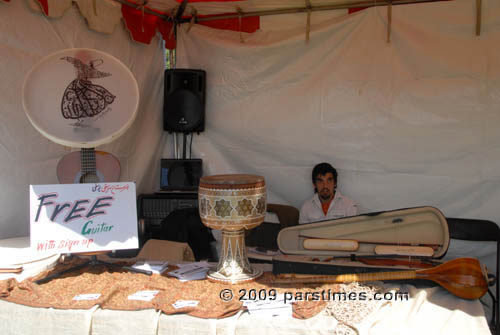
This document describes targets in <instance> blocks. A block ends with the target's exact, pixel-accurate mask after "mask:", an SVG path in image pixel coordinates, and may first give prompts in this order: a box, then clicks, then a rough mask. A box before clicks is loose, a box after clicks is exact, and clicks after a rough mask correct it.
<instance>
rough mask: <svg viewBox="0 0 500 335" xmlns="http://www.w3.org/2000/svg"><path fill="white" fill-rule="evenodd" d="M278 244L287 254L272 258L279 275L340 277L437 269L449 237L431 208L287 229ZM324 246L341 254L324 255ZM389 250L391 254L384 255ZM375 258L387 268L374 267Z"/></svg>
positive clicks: (438, 213)
mask: <svg viewBox="0 0 500 335" xmlns="http://www.w3.org/2000/svg"><path fill="white" fill-rule="evenodd" d="M277 242H278V246H279V248H280V250H281V252H283V253H284V254H285V255H283V256H275V257H274V258H273V272H274V273H275V274H280V273H303V274H341V273H363V272H375V271H390V270H394V271H400V270H402V269H409V268H410V269H416V268H421V266H422V264H423V266H425V263H426V262H427V263H428V264H429V266H434V265H436V263H437V262H436V261H437V259H439V258H441V257H443V256H444V254H445V253H446V251H447V250H448V245H449V242H450V237H449V233H448V225H447V222H446V218H445V217H444V215H443V214H442V213H441V211H439V210H438V209H437V208H434V207H430V206H426V207H415V208H407V209H398V210H393V211H385V212H377V213H368V214H363V215H358V216H352V217H346V218H341V219H334V220H326V221H319V222H314V223H309V224H302V225H298V226H293V227H289V228H285V229H282V230H281V231H280V233H279V235H278V239H277ZM325 243H326V244H330V245H334V247H332V248H333V249H336V250H325V249H323V250H321V245H324V244H325ZM311 246H312V247H313V248H316V249H311ZM318 246H319V247H318ZM318 248H319V250H318ZM384 249H388V250H389V254H386V255H381V253H384V252H386V250H385V251H384ZM391 251H394V253H391ZM407 251H409V252H407ZM401 253H403V254H405V253H409V254H412V253H416V254H417V255H401ZM394 254H399V255H398V256H395V255H394ZM373 258H377V259H381V261H380V263H381V264H382V265H381V264H375V265H373V264H372V263H377V262H374V261H370V262H369V260H370V259H373ZM384 259H385V260H386V261H385V262H384ZM394 260H396V261H394ZM405 262H407V263H408V264H396V263H405ZM367 263H370V264H367Z"/></svg>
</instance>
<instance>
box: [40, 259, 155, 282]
mask: <svg viewBox="0 0 500 335" xmlns="http://www.w3.org/2000/svg"><path fill="white" fill-rule="evenodd" d="M87 265H90V266H91V267H95V266H97V265H104V266H108V267H114V268H120V269H124V270H128V271H132V272H136V273H143V274H145V275H148V276H151V275H152V274H153V272H151V271H148V270H142V269H135V268H133V267H131V266H121V265H118V264H114V263H110V262H105V261H101V260H98V259H97V255H92V256H90V259H89V260H87V261H86V262H84V263H82V264H79V265H76V266H73V267H71V268H69V269H66V270H63V271H59V272H56V273H54V274H51V275H50V276H47V277H45V278H42V279H39V280H36V281H35V283H36V284H38V285H40V284H45V283H47V282H49V281H51V280H52V279H54V278H57V277H59V276H62V275H63V274H66V273H70V272H74V271H78V270H80V269H83V268H84V267H86V266H87Z"/></svg>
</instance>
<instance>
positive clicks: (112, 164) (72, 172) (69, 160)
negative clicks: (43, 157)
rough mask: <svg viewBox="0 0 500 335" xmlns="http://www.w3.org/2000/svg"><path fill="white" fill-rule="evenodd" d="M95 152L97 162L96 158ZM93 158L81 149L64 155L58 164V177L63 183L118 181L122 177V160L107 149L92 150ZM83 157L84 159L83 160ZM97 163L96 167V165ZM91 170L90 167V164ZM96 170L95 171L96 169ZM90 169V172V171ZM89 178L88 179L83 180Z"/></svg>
mask: <svg viewBox="0 0 500 335" xmlns="http://www.w3.org/2000/svg"><path fill="white" fill-rule="evenodd" d="M94 152H95V162H94V161H93V160H94ZM91 154H92V156H90V157H92V158H91V159H87V156H84V155H82V153H81V152H80V151H75V152H71V153H69V154H67V155H64V157H63V158H61V160H60V161H59V163H58V164H57V179H58V180H59V183H61V184H79V183H82V182H96V183H103V182H110V183H112V182H117V181H118V180H119V179H120V173H121V169H120V161H119V160H118V158H116V157H115V156H113V155H112V154H110V153H109V152H105V151H93V150H92V152H91ZM82 157H83V160H82ZM94 164H95V167H94ZM89 165H90V166H91V167H90V170H89V169H88V166H89ZM94 170H95V171H94ZM89 171H90V172H89ZM84 178H87V180H86V181H83V179H84Z"/></svg>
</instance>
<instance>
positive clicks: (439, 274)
mask: <svg viewBox="0 0 500 335" xmlns="http://www.w3.org/2000/svg"><path fill="white" fill-rule="evenodd" d="M404 279H427V280H432V281H434V282H436V283H438V284H439V285H441V286H442V287H443V288H445V289H446V290H447V291H449V292H450V293H452V294H454V295H456V296H457V297H460V298H464V299H479V298H480V297H482V296H483V295H484V294H485V293H486V292H487V291H488V279H487V274H486V271H484V269H483V268H481V264H480V263H479V261H478V260H477V259H475V258H457V259H454V260H451V261H448V262H446V263H443V264H441V265H438V266H435V267H433V268H430V269H423V270H408V271H394V272H376V273H359V274H342V275H333V276H332V275H326V276H311V275H296V274H288V275H279V276H278V277H277V278H276V279H274V281H273V283H275V284H295V283H304V284H316V283H318V284H319V283H349V282H366V281H377V280H404Z"/></svg>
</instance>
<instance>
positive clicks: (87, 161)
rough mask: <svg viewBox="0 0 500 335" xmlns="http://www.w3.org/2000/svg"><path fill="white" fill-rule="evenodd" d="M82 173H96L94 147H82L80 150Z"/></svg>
mask: <svg viewBox="0 0 500 335" xmlns="http://www.w3.org/2000/svg"><path fill="white" fill-rule="evenodd" d="M80 157H81V164H82V173H83V174H95V173H96V163H95V150H94V148H82V150H81V151H80Z"/></svg>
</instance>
